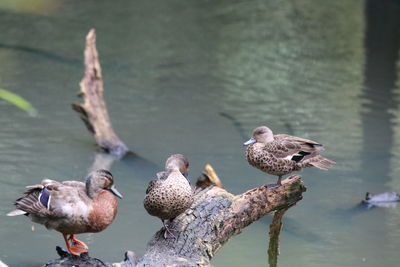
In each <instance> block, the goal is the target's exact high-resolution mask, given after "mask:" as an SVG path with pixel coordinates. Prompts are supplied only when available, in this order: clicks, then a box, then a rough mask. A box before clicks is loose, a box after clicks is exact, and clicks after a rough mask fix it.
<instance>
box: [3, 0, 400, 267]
mask: <svg viewBox="0 0 400 267" xmlns="http://www.w3.org/2000/svg"><path fill="white" fill-rule="evenodd" d="M378 2H379V1H362V0H355V1H348V0H339V1H311V0H300V1H294V0H292V1H272V0H269V1H265V0H263V1H261V0H259V1H243V2H240V1H226V0H223V1H200V0H197V1H194V0H189V1H177V0H175V1H160V0H158V1H128V0H124V1H94V0H90V1H88V0H87V1H67V0H65V1H51V0H40V1H39V0H37V1H30V2H29V4H28V3H26V2H25V1H22V0H18V1H11V0H3V1H0V88H4V89H7V90H9V91H11V92H13V93H16V94H18V95H21V96H22V97H24V98H25V99H27V100H28V101H29V102H30V103H31V104H32V105H33V106H34V107H35V108H36V109H37V111H38V116H37V117H30V116H29V115H28V114H27V113H26V112H24V111H22V110H19V109H18V108H16V107H15V106H13V105H12V104H10V103H8V102H6V101H3V100H0V125H1V128H0V171H1V175H0V184H1V186H0V201H1V203H2V204H1V205H0V217H1V218H0V240H1V242H0V260H2V261H3V262H5V263H7V264H9V265H10V266H38V265H40V264H43V263H45V262H47V261H48V260H50V259H53V258H55V257H56V253H55V246H56V245H64V243H63V239H62V236H61V234H59V233H57V232H56V231H47V230H46V229H45V228H44V227H43V226H41V225H37V224H35V225H34V231H32V225H33V223H31V222H30V221H29V220H28V219H27V218H25V217H13V218H10V217H7V216H5V214H6V213H7V212H8V211H10V210H11V209H13V206H12V202H13V201H14V200H15V198H17V197H18V196H19V195H20V194H21V193H22V192H23V190H24V186H25V185H29V184H35V183H38V182H39V181H40V180H41V179H43V178H52V179H56V180H65V179H76V180H82V179H83V178H84V177H85V175H86V174H87V171H88V169H89V168H90V167H91V165H92V163H93V159H94V156H95V146H94V142H93V138H92V137H91V136H90V135H89V134H88V132H87V130H86V129H85V127H84V126H83V123H82V122H81V121H80V120H79V118H78V116H77V114H75V113H74V112H73V111H72V109H71V108H70V103H72V102H75V101H79V100H78V99H77V97H76V93H77V92H78V90H79V85H78V83H79V81H80V79H81V77H82V74H83V68H82V53H83V47H84V38H85V35H86V34H87V32H88V31H89V29H90V28H96V31H97V36H98V38H97V46H98V50H99V53H100V59H101V63H102V67H103V76H104V81H105V98H106V101H107V104H108V108H109V112H110V116H111V120H112V122H113V126H114V128H115V131H116V132H117V133H118V135H119V136H120V137H121V139H122V140H123V141H124V142H125V143H126V144H127V145H128V146H129V147H130V148H131V149H132V150H133V151H134V152H135V153H137V154H138V155H139V156H140V157H141V159H137V158H132V157H128V158H125V159H123V160H122V161H119V162H116V163H114V164H113V166H112V168H111V172H112V173H113V174H114V176H115V180H116V186H117V188H118V189H119V191H120V192H121V193H122V194H123V195H124V199H122V200H121V201H120V203H119V213H118V217H117V219H116V220H115V222H114V223H113V224H112V225H111V226H110V227H109V228H108V229H106V230H105V231H103V232H101V233H98V234H84V235H80V239H81V240H83V241H84V242H86V243H87V244H88V245H89V246H90V254H91V256H94V257H99V258H101V259H103V260H106V261H120V260H121V259H122V258H123V253H124V252H125V250H127V249H130V250H134V251H135V252H136V253H137V254H138V255H141V254H142V253H143V251H144V249H145V245H146V243H147V241H148V240H150V238H151V237H152V234H153V233H154V232H155V231H157V230H158V229H159V228H160V227H161V223H160V221H159V220H157V219H156V218H154V217H151V216H149V215H148V214H147V213H146V212H145V210H144V209H143V206H142V200H143V197H144V192H145V188H146V186H147V184H148V181H149V180H150V179H151V178H153V177H154V175H155V173H156V172H157V171H159V170H160V169H161V168H162V166H163V163H164V161H165V159H166V158H167V157H168V156H169V155H170V154H172V153H183V154H185V155H187V157H188V158H189V160H190V165H191V169H190V178H191V180H192V181H193V182H194V181H195V180H196V178H197V177H198V176H199V175H200V173H201V172H202V170H203V167H204V165H205V164H206V163H211V164H212V165H213V166H214V168H215V169H216V171H217V172H218V174H219V175H220V177H221V179H222V181H223V183H224V186H225V188H226V189H227V190H229V191H231V192H233V193H241V192H243V191H245V190H248V189H250V188H253V187H256V186H260V185H262V184H264V183H271V182H272V181H274V180H275V178H274V177H271V176H268V175H266V174H263V173H261V172H260V171H258V170H256V169H254V168H252V167H250V166H249V165H248V164H247V163H246V161H245V159H244V156H243V146H242V143H243V141H244V138H245V136H249V135H250V133H251V130H252V129H253V128H254V127H256V126H259V125H262V124H265V125H268V126H269V127H270V128H271V129H273V130H274V131H275V132H276V133H289V134H293V135H298V136H301V137H305V138H310V139H313V140H316V141H319V142H321V143H323V144H324V145H325V147H326V151H325V153H324V154H325V155H326V156H327V157H328V158H330V159H333V160H335V161H336V162H337V165H336V166H335V167H334V168H333V169H331V170H330V171H328V172H324V171H320V170H316V169H307V170H305V171H304V172H303V173H302V175H303V178H304V181H305V184H306V186H307V188H308V190H307V192H305V193H304V199H303V200H302V201H301V202H299V203H298V204H297V205H296V206H295V207H293V208H291V209H290V210H289V211H288V212H287V214H286V216H285V218H284V228H283V232H282V235H281V249H280V252H281V254H280V257H279V266H305V267H313V266H371V267H375V266H398V265H399V262H400V256H399V253H398V251H399V249H398V248H399V246H400V227H399V221H400V206H399V207H396V208H390V209H383V208H376V209H371V210H366V209H362V208H357V207H356V206H357V204H358V203H359V202H360V200H361V199H362V198H363V197H364V194H365V192H367V191H370V192H373V193H378V192H383V191H397V192H400V178H399V171H400V167H399V165H398V163H399V160H400V110H399V102H400V97H399V93H400V89H399V86H400V84H399V75H398V74H399V73H400V71H399V69H398V67H399V66H400V65H399V61H398V56H399V47H400V41H399V36H400V33H399V30H398V29H400V24H399V18H398V16H397V15H396V14H398V13H399V12H400V4H397V2H396V1H384V4H379V3H378ZM396 36H397V37H396ZM228 117H229V118H233V120H232V119H229V118H228ZM270 220H271V218H270V216H266V217H265V218H262V219H261V220H260V221H258V222H256V223H254V224H252V225H251V226H249V227H248V228H247V229H246V230H245V231H244V232H243V233H242V234H240V235H239V236H237V237H234V238H233V239H231V241H230V242H229V243H227V244H226V245H225V246H224V247H223V248H222V249H221V250H220V251H219V252H218V254H217V255H216V256H215V258H214V259H213V261H212V263H213V265H215V266H219V267H224V266H267V256H266V248H267V245H268V237H267V235H268V223H269V222H270Z"/></svg>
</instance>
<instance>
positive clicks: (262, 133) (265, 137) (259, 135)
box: [243, 126, 274, 146]
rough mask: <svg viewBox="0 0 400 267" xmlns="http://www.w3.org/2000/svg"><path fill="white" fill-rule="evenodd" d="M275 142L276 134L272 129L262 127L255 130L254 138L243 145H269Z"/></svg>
mask: <svg viewBox="0 0 400 267" xmlns="http://www.w3.org/2000/svg"><path fill="white" fill-rule="evenodd" d="M273 140H274V134H273V133H272V131H271V129H270V128H268V127H267V126H260V127H257V128H255V129H254V130H253V137H252V138H250V139H249V140H248V141H246V142H245V143H244V144H243V145H245V146H248V145H251V144H254V143H255V142H259V143H269V142H272V141H273Z"/></svg>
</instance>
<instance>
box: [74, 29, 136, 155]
mask: <svg viewBox="0 0 400 267" xmlns="http://www.w3.org/2000/svg"><path fill="white" fill-rule="evenodd" d="M84 58H85V74H84V76H83V78H82V80H81V82H80V93H79V96H81V97H82V98H83V104H78V103H73V104H72V108H73V109H74V110H75V111H76V112H78V113H79V115H80V118H81V119H82V120H83V122H84V123H85V125H86V127H87V129H88V130H89V132H90V133H91V134H92V135H93V136H94V138H95V140H96V143H97V145H98V146H99V147H100V148H101V149H102V150H104V151H106V152H108V153H111V154H112V155H114V156H116V157H117V158H121V157H123V156H124V155H125V154H126V153H127V152H128V151H129V149H128V147H127V146H126V145H125V144H124V143H123V142H122V141H121V140H120V139H119V137H118V136H117V135H116V134H115V132H114V130H113V128H112V125H111V122H110V118H109V115H108V111H107V106H106V103H105V101H104V98H103V91H104V88H103V78H102V75H101V67H100V62H99V55H98V53H97V49H96V33H95V30H94V29H92V30H90V32H89V33H88V35H87V36H86V47H85V53H84Z"/></svg>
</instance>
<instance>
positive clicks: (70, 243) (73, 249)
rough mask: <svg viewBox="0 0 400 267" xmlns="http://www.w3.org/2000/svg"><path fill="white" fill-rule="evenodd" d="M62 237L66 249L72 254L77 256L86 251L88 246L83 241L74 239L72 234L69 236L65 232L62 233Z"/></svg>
mask: <svg viewBox="0 0 400 267" xmlns="http://www.w3.org/2000/svg"><path fill="white" fill-rule="evenodd" d="M63 237H64V240H65V244H66V245H67V249H68V251H69V253H71V254H72V255H75V256H79V255H81V253H85V252H88V250H89V247H88V246H87V245H86V244H85V243H84V242H82V241H80V240H78V239H76V238H75V236H74V235H73V234H70V235H69V237H67V235H66V234H63Z"/></svg>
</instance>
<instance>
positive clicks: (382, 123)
mask: <svg viewBox="0 0 400 267" xmlns="http://www.w3.org/2000/svg"><path fill="white" fill-rule="evenodd" d="M399 14H400V3H399V2H398V1H394V0H389V1H373V0H368V1H366V19H367V25H368V27H367V31H366V38H365V45H366V49H367V51H366V56H367V60H366V69H365V86H366V87H365V90H364V94H363V96H364V97H365V99H366V100H367V102H366V104H365V107H366V108H365V111H364V112H363V117H362V122H363V132H364V149H363V152H364V153H363V166H364V168H363V169H365V170H367V171H368V172H369V173H368V176H366V177H365V178H366V179H364V181H365V182H367V185H369V186H370V188H367V190H373V188H372V187H373V184H374V183H375V180H379V181H380V182H381V183H382V185H386V186H390V187H391V188H390V189H391V190H396V191H399V190H400V183H399V181H400V177H399V168H398V167H397V166H398V163H399V160H400V158H399V151H400V149H399V148H400V146H399V140H400V138H399V123H398V122H396V121H397V119H396V115H397V114H400V113H399V112H398V109H399V99H398V93H397V92H398V89H396V81H399V79H400V75H399V69H398V66H399V65H398V64H399V59H400V57H399V53H400V19H399ZM396 65H397V66H396ZM397 88H399V87H398V86H397ZM396 94H397V96H396ZM371 125H372V126H373V127H371ZM369 151H374V153H373V154H374V155H373V156H372V160H371V155H369V156H366V153H369ZM368 177H369V179H371V180H370V181H368V180H367V179H368ZM385 189H386V188H385ZM373 204H375V205H373ZM396 204H397V203H396V202H383V203H372V204H369V206H368V207H375V206H378V207H380V206H384V207H392V208H393V209H389V210H388V213H387V214H385V216H384V217H382V218H381V220H382V221H384V222H385V223H382V224H381V226H380V227H379V229H380V230H381V231H382V232H381V233H380V235H381V236H382V238H381V239H380V240H379V241H377V242H379V243H380V244H381V245H382V246H384V245H386V246H391V247H396V246H398V245H397V241H396V240H398V239H399V237H400V231H393V226H394V225H398V221H399V219H400V210H399V209H398V207H397V205H396ZM377 231H379V230H377ZM379 232H380V231H379ZM384 254H385V255H386V256H387V257H388V258H390V257H396V255H395V254H396V253H393V252H390V250H388V251H385V252H384Z"/></svg>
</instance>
